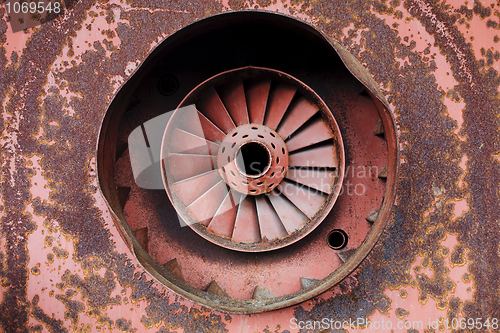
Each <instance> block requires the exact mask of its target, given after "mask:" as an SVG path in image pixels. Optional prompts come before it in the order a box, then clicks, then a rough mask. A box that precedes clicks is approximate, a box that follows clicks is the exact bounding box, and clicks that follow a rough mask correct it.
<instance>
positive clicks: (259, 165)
mask: <svg viewBox="0 0 500 333" xmlns="http://www.w3.org/2000/svg"><path fill="white" fill-rule="evenodd" d="M270 166H271V152H270V151H269V149H267V147H266V145H265V144H264V143H261V142H259V141H247V142H245V143H243V144H242V145H241V146H240V149H239V150H238V151H237V152H236V167H237V168H238V171H239V172H240V173H241V174H242V175H243V176H245V177H250V178H259V177H260V176H262V175H263V174H265V173H266V171H267V170H269V167H270Z"/></svg>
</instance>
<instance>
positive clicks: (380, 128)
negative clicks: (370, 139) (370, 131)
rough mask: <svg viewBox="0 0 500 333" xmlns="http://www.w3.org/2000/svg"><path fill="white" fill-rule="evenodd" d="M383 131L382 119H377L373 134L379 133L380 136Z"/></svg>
mask: <svg viewBox="0 0 500 333" xmlns="http://www.w3.org/2000/svg"><path fill="white" fill-rule="evenodd" d="M384 133H385V131H384V125H382V119H379V120H378V121H377V124H376V125H375V133H374V134H375V135H379V136H382V135H384Z"/></svg>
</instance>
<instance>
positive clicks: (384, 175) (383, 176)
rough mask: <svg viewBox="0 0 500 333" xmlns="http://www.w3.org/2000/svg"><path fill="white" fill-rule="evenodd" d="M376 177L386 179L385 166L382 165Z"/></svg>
mask: <svg viewBox="0 0 500 333" xmlns="http://www.w3.org/2000/svg"><path fill="white" fill-rule="evenodd" d="M378 178H380V179H386V178H387V167H386V166H385V167H383V168H382V171H380V173H379V174H378Z"/></svg>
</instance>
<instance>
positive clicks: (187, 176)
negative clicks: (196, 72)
mask: <svg viewBox="0 0 500 333" xmlns="http://www.w3.org/2000/svg"><path fill="white" fill-rule="evenodd" d="M161 154H162V155H161V160H162V171H163V181H164V186H165V188H166V190H167V193H168V195H169V198H170V200H171V201H172V203H173V205H174V207H175V209H176V210H177V212H178V214H179V215H180V216H181V217H182V218H183V219H184V220H185V221H186V222H187V223H188V225H190V227H191V228H192V229H193V230H195V231H196V232H197V233H198V234H200V235H201V236H202V237H204V238H206V239H207V240H210V241H212V242H214V243H216V244H218V245H220V246H223V247H226V248H230V249H234V250H239V251H245V252H259V251H268V250H272V249H277V248H281V247H284V246H286V245H289V244H291V243H294V242H296V241H298V240H299V239H301V238H303V237H305V236H306V235H307V234H308V233H310V232H311V231H312V230H313V229H314V228H315V227H316V226H317V225H318V224H319V223H321V221H322V220H323V219H324V217H325V216H326V215H327V214H328V212H329V211H330V209H331V207H332V206H333V204H334V203H335V200H336V198H337V196H338V193H339V191H340V188H341V182H342V179H343V170H344V151H343V145H342V139H341V136H340V131H339V128H338V126H337V123H336V122H335V119H334V118H333V116H332V114H331V112H330V111H329V109H328V107H327V106H326V105H325V103H324V102H323V101H322V100H321V99H320V98H319V97H318V96H317V95H316V94H315V93H314V92H313V91H312V90H311V89H310V88H308V87H307V86H306V85H305V84H304V83H302V82H300V81H298V80H297V79H295V78H293V77H291V76H289V75H287V74H285V73H282V72H279V71H275V70H270V69H265V68H257V67H245V68H241V69H236V70H231V71H228V72H224V73H221V74H219V75H216V76H215V77H213V78H210V79H208V80H207V81H205V82H203V83H202V84H200V85H199V86H198V87H196V88H195V89H194V90H193V91H191V93H189V94H188V95H187V96H186V98H185V99H184V100H183V102H182V103H181V105H180V107H179V109H178V110H177V111H176V112H175V113H174V115H173V116H172V117H171V119H170V121H169V123H168V125H167V127H166V129H165V134H164V137H163V142H162V152H161Z"/></svg>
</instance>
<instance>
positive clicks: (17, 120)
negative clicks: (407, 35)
mask: <svg viewBox="0 0 500 333" xmlns="http://www.w3.org/2000/svg"><path fill="white" fill-rule="evenodd" d="M65 3H66V7H67V8H69V10H67V11H66V12H65V15H64V16H60V17H55V18H53V19H52V20H50V21H48V22H46V23H44V24H43V25H42V26H41V27H40V28H39V29H35V30H32V31H30V32H29V34H26V35H29V38H28V39H27V41H26V45H25V47H24V48H22V49H21V50H19V51H18V52H12V53H11V54H6V47H5V46H4V44H5V43H6V41H7V40H8V41H10V40H11V39H13V38H17V36H19V35H15V34H12V33H11V32H10V31H9V25H8V23H7V22H6V19H5V17H6V13H5V9H4V8H3V7H2V8H1V9H0V69H1V70H0V101H2V103H1V105H2V118H1V119H0V127H1V128H2V137H1V140H2V141H1V142H2V148H3V149H2V155H1V161H0V162H1V165H2V183H1V185H0V186H1V187H0V191H1V197H2V203H1V204H2V210H1V213H2V222H1V223H2V229H1V234H2V238H1V242H2V244H1V245H2V249H3V250H2V251H3V252H2V253H0V278H1V286H2V288H3V290H4V292H3V295H2V299H1V304H0V325H1V326H2V329H3V330H4V331H6V332H17V331H19V332H21V331H27V330H28V326H29V324H28V322H29V316H32V317H33V318H34V319H35V320H36V321H38V322H39V323H40V324H36V325H34V326H32V327H29V329H31V330H33V331H42V330H43V329H44V328H47V329H49V330H50V331H53V332H66V331H68V328H69V327H70V326H72V327H73V328H76V327H82V325H83V320H82V317H88V318H93V319H95V321H94V322H93V323H95V325H100V326H101V327H108V328H109V329H112V328H116V329H119V330H122V331H134V329H136V330H138V331H141V330H143V329H144V328H151V329H156V330H157V331H158V330H159V331H160V332H168V331H169V330H175V329H179V328H180V329H183V330H184V331H186V332H215V331H220V332H224V331H227V326H228V324H230V323H232V324H234V323H235V322H244V319H243V318H242V317H240V316H229V315H224V314H220V313H218V312H215V311H210V310H207V309H203V308H201V309H200V308H199V307H198V306H196V305H194V304H193V303H190V302H189V301H185V300H181V299H180V298H178V297H176V296H175V295H174V294H173V293H172V292H170V291H168V290H167V289H166V288H162V287H161V286H159V284H157V283H156V282H154V281H153V280H151V278H150V277H149V276H147V275H146V274H145V273H144V272H143V271H142V270H141V268H139V267H137V264H135V263H134V262H133V261H132V256H131V255H130V253H126V252H124V251H117V250H116V247H117V245H116V244H115V243H114V240H113V234H112V233H111V232H110V230H109V223H110V220H111V219H110V217H109V215H106V213H105V212H103V210H102V209H100V208H98V207H97V204H96V199H95V198H96V197H95V193H96V190H97V189H96V182H95V179H94V178H93V177H92V172H91V170H90V169H89V167H88V166H89V163H90V161H91V160H92V159H93V158H94V157H95V156H94V153H95V145H96V138H97V135H98V129H99V125H100V121H101V119H102V117H103V115H104V110H106V107H107V105H108V104H109V103H110V101H111V99H112V98H113V96H114V94H115V93H116V92H117V89H118V87H119V86H120V85H121V83H123V82H124V80H126V79H127V78H128V77H129V76H130V74H131V73H132V71H133V69H134V68H135V66H137V64H138V63H140V61H142V60H144V59H145V58H146V56H147V55H148V54H149V52H150V51H151V50H152V48H153V47H154V45H157V43H158V42H159V41H161V40H163V39H164V38H165V37H166V36H168V35H169V34H171V33H173V32H175V31H176V30H177V29H179V28H181V27H183V26H185V25H187V24H189V23H192V22H193V21H195V20H197V19H200V18H203V17H206V16H208V15H211V14H215V13H218V12H221V11H223V10H235V9H238V10H239V9H245V8H253V6H255V5H258V6H259V7H266V6H269V7H271V6H274V5H276V3H275V2H272V1H259V2H257V3H253V2H243V1H233V0H230V1H228V2H227V4H225V5H227V6H226V7H224V6H223V4H222V3H219V2H210V3H208V2H204V1H198V2H196V3H191V4H189V6H188V5H185V4H182V3H175V4H170V3H165V2H158V1H141V2H130V3H128V4H127V5H120V4H118V3H115V2H106V1H93V2H92V1H79V2H77V1H73V2H69V1H65ZM290 6H293V7H294V8H292V9H293V10H291V9H290V8H288V7H287V9H286V10H285V8H284V7H283V8H281V9H279V10H280V11H283V12H286V13H288V14H289V15H295V16H296V17H308V22H314V25H315V26H316V27H317V28H318V29H320V30H322V31H323V32H324V33H325V34H327V35H328V36H331V37H333V38H335V39H336V40H339V41H341V42H342V44H343V46H344V47H346V48H347V49H348V50H349V51H350V52H351V53H352V54H354V55H355V56H356V57H357V58H358V59H359V60H360V61H361V62H362V63H363V64H364V65H365V66H366V67H367V68H368V70H369V71H370V73H371V74H372V75H373V77H374V79H375V81H376V82H377V83H379V85H380V86H381V87H383V89H384V91H385V93H386V97H387V99H388V100H389V102H390V103H391V105H392V106H393V107H394V112H395V113H396V115H397V123H398V125H399V126H400V128H399V130H400V140H401V142H403V143H404V145H403V146H402V147H401V154H402V158H403V160H404V163H403V164H402V165H401V171H400V177H399V186H398V202H397V207H396V208H395V210H394V214H393V216H392V218H391V224H390V226H389V228H388V229H387V230H386V232H385V234H384V235H383V237H382V239H381V240H380V241H379V244H378V245H377V247H376V248H375V249H374V250H373V252H372V253H371V254H370V256H369V258H368V259H367V260H365V261H364V262H363V264H362V265H361V266H360V267H359V268H358V269H357V270H356V271H355V272H354V273H353V276H352V279H349V280H346V281H345V282H344V283H342V284H341V285H339V287H338V288H339V289H340V292H338V293H333V294H332V295H331V296H328V297H325V298H324V299H320V297H318V302H317V303H314V304H313V305H312V306H306V305H301V306H298V307H297V308H296V309H295V313H294V314H295V316H296V317H297V318H298V319H301V320H321V318H324V317H328V318H334V319H345V318H356V317H369V316H370V315H372V314H373V313H374V312H375V310H377V309H378V310H379V311H380V312H382V313H387V312H388V311H389V309H390V308H391V299H390V298H389V297H388V296H387V295H385V294H384V291H385V290H386V289H387V288H392V289H394V290H397V291H398V293H399V294H400V296H401V298H405V297H406V296H407V295H408V292H407V291H406V290H405V289H404V288H410V287H415V288H418V290H419V296H420V297H421V301H422V302H425V300H427V299H430V298H432V299H438V300H440V301H438V303H437V307H438V308H440V309H447V315H448V319H449V320H452V319H453V318H458V317H459V316H464V317H466V318H476V317H481V318H485V317H490V318H493V317H497V318H498V316H500V313H499V311H500V310H499V309H500V304H499V300H498V297H497V294H498V289H499V287H500V285H499V284H500V282H499V281H500V279H499V275H500V274H499V273H500V271H499V268H498V261H499V258H498V239H499V238H500V231H499V230H498V216H500V207H499V197H498V190H499V188H498V181H497V180H498V179H499V178H500V169H499V165H498V160H497V158H496V157H495V155H498V154H499V150H500V149H499V145H500V142H499V140H498V137H499V133H498V131H499V128H500V127H499V126H498V125H499V123H498V122H499V121H498V110H499V107H500V105H499V100H498V90H499V85H500V80H499V76H498V70H497V69H496V67H495V64H497V63H498V60H499V58H500V55H499V53H498V51H496V50H495V48H493V47H491V46H492V45H493V44H491V43H490V44H488V45H484V46H483V45H479V48H478V49H479V50H480V52H479V53H478V52H473V49H472V47H471V44H470V43H471V41H470V39H469V40H467V39H466V38H465V36H464V33H463V32H462V30H461V28H459V25H463V26H464V27H465V26H466V24H472V22H471V23H469V21H470V20H471V19H473V18H477V19H478V22H480V23H481V24H484V26H485V27H486V28H487V29H490V30H488V31H492V32H495V33H497V30H498V22H497V19H496V18H495V15H497V14H498V4H494V3H492V4H491V6H490V5H482V4H481V3H480V2H478V1H475V2H474V4H473V6H472V8H468V7H466V6H461V7H460V8H456V7H454V6H453V5H449V4H446V3H444V2H437V1H431V0H415V1H404V2H400V1H391V2H390V3H388V2H377V1H348V0H342V1H325V2H309V1H303V2H302V1H291V2H290ZM94 7H95V8H98V9H95V8H94ZM228 7H229V8H230V9H228ZM92 8H94V9H92ZM295 8H296V9H295ZM403 8H404V10H403ZM92 10H95V13H96V15H101V13H103V14H102V15H104V16H105V18H106V22H107V23H109V24H112V23H113V22H114V20H116V19H118V17H117V18H115V15H116V14H119V20H120V21H121V20H124V21H126V22H127V23H123V22H120V24H116V28H115V29H113V30H110V29H105V30H103V33H104V35H105V37H106V39H105V40H102V41H95V42H93V43H91V46H88V45H87V44H85V43H83V42H82V41H77V40H75V36H76V35H77V33H78V32H79V31H81V30H83V29H87V30H88V29H89V28H90V29H91V31H94V30H93V29H97V26H93V25H92V24H91V23H90V26H88V27H87V26H84V25H83V22H85V21H86V20H87V18H88V17H89V16H90V15H91V11H92ZM398 10H399V11H398ZM403 12H407V13H409V15H410V16H408V17H405V16H404V15H405V14H403ZM92 15H93V14H92ZM393 16H394V17H395V18H396V19H398V18H399V19H402V20H403V19H404V20H406V19H407V20H408V24H412V23H411V21H412V20H416V21H418V22H419V24H421V25H422V26H423V27H424V28H425V30H426V31H427V33H428V34H430V35H431V36H433V37H434V40H435V43H436V45H437V47H438V48H439V50H440V52H441V54H436V57H438V58H439V57H444V58H445V59H446V62H447V63H449V64H450V66H451V73H450V75H452V76H453V78H454V80H455V81H456V82H457V85H455V86H454V87H452V89H450V91H442V90H440V89H438V87H439V86H440V84H442V81H444V79H442V78H441V77H438V76H436V74H435V73H436V70H437V69H438V67H439V65H437V64H436V61H433V60H430V59H427V60H426V59H424V57H425V53H424V54H422V53H421V52H419V51H417V50H415V45H416V44H415V43H412V41H411V40H410V39H409V40H408V43H406V42H404V40H402V39H401V38H400V37H399V36H398V30H397V29H398V26H394V25H393V24H392V23H393V21H392V17H393ZM383 17H385V18H386V20H384V19H383ZM159 22H161V24H159ZM475 24H479V23H475ZM348 27H351V28H352V30H353V31H358V32H359V35H356V36H354V32H353V35H344V33H343V31H345V29H347V28H348ZM470 27H471V30H473V28H474V25H471V26H470ZM17 34H24V32H19V33H17ZM104 35H103V36H104ZM114 38H118V39H119V41H120V43H119V45H118V43H116V44H115V43H114V42H113V43H112V42H111V40H112V39H113V40H114ZM416 38H418V36H414V37H413V39H416ZM491 39H492V41H493V42H494V43H497V42H498V41H499V38H498V36H496V35H494V34H492V36H491ZM80 43H81V44H80ZM472 43H474V42H473V41H472ZM79 47H80V48H83V47H85V48H86V51H85V52H81V53H78V52H80V51H78V52H77V50H78V49H79ZM477 47H478V46H477V45H474V48H477ZM495 47H496V48H497V49H498V46H497V45H495ZM483 50H484V51H483ZM41 54H43V56H40V55H41ZM74 54H77V55H75V56H74V57H73V55H74ZM77 56H78V57H79V58H78V59H76V57H77ZM60 58H64V59H65V60H64V61H65V63H64V61H63V62H61V64H63V67H64V68H54V67H53V64H54V63H56V61H58V60H59V59H60ZM398 59H408V61H407V62H406V63H403V65H401V66H399V67H395V66H394V64H395V63H396V62H398ZM50 80H52V81H53V82H51V83H54V84H55V85H56V86H54V87H52V88H50V91H45V90H44V87H45V85H46V84H47V82H48V81H50ZM446 96H451V98H452V99H454V100H460V101H463V124H462V125H461V126H460V125H457V121H456V120H455V119H454V118H452V117H451V116H450V115H448V114H447V106H446V105H445V103H444V99H445V97H446ZM68 110H69V111H68ZM70 111H71V112H70ZM52 121H56V122H57V123H58V124H59V126H53V125H51V122H52ZM457 126H458V127H461V129H460V130H459V134H460V136H462V137H463V139H461V138H459V136H458V135H457V133H455V132H454V131H455V130H456V129H457ZM40 129H42V130H43V132H40ZM38 133H43V134H42V136H41V137H39V138H36V137H35V136H36V135H37V134H38ZM47 142H53V144H52V145H48V144H47ZM35 154H36V155H37V156H39V157H40V160H39V165H40V167H41V169H42V174H43V177H44V179H46V181H47V185H48V187H49V188H48V189H47V191H49V190H50V201H45V202H44V201H43V200H41V199H40V198H33V197H32V194H30V188H31V179H32V177H33V176H34V171H33V170H32V167H31V166H30V165H28V163H27V160H28V159H29V158H30V157H32V156H34V155H35ZM464 155H465V156H467V157H468V160H467V162H466V167H465V170H464V169H462V168H461V167H460V161H461V160H462V157H463V156H464ZM462 178H463V182H464V184H463V186H459V185H458V184H459V180H460V179H462ZM433 187H435V188H442V189H444V190H445V191H444V192H443V193H442V195H443V196H444V197H443V198H444V199H443V200H441V199H440V200H437V201H436V195H435V193H434V191H433V190H432V188H433ZM439 197H440V196H439ZM464 198H467V199H466V200H467V207H468V209H467V210H466V211H464V212H463V214H462V215H460V216H458V217H457V219H456V221H453V219H452V217H453V205H452V204H451V202H452V201H457V200H461V199H464ZM438 203H440V204H439V206H438ZM27 205H31V206H32V207H33V212H34V216H32V215H30V214H28V213H27V211H28V210H27ZM426 213H427V214H426ZM425 214H426V215H425ZM105 215H106V217H105ZM424 215H425V216H424ZM40 218H41V219H43V221H44V222H43V223H40V224H38V223H35V222H34V221H35V220H36V221H38V220H37V219H40ZM37 228H42V229H43V230H44V231H45V233H46V237H45V236H44V239H45V243H46V245H47V246H48V247H49V248H53V254H52V253H48V254H44V255H46V256H47V262H46V263H45V264H47V265H55V264H57V263H56V262H59V261H58V260H71V261H74V262H75V263H76V264H77V266H79V267H80V269H81V270H80V271H78V270H77V269H74V270H72V271H69V272H68V273H67V274H63V275H62V276H63V278H61V280H60V281H54V284H57V283H60V284H59V285H58V287H59V289H56V290H55V296H54V298H50V296H49V297H47V298H50V299H52V301H53V300H57V302H60V303H61V304H62V305H63V306H64V309H65V310H64V313H63V314H61V315H60V316H58V317H57V316H52V315H51V314H49V313H48V311H47V310H46V308H44V307H43V306H42V303H43V301H44V299H43V296H42V293H41V292H40V295H36V296H34V297H33V298H32V299H28V298H27V286H28V284H29V276H30V274H31V273H33V274H32V275H35V276H36V277H39V276H43V274H44V272H45V271H44V267H43V265H42V268H38V269H39V272H40V273H38V274H39V275H36V272H37V271H36V269H35V268H33V266H28V264H29V256H30V253H29V252H28V250H27V242H29V237H30V234H31V233H33V232H34V230H35V229H37ZM447 234H454V235H457V236H456V237H457V241H458V244H457V245H456V246H455V247H454V248H453V249H450V253H449V254H447V255H448V256H449V261H450V263H451V265H450V267H448V266H447V264H446V261H445V260H444V259H443V258H444V253H443V249H442V246H441V245H440V243H441V242H442V241H443V239H444V238H445V237H446V235H447ZM61 235H62V237H67V238H68V239H70V241H71V242H72V243H73V244H74V256H72V255H70V254H69V253H68V252H67V251H66V250H65V249H61V248H60V247H59V246H56V244H55V243H56V241H55V239H56V237H57V236H61ZM42 243H43V242H42ZM54 254H55V256H54ZM418 256H422V257H423V258H425V260H426V262H425V264H422V268H421V269H428V270H430V271H432V274H433V275H432V277H431V278H429V276H428V275H425V274H419V275H417V276H418V277H417V279H416V280H414V279H412V277H411V275H410V273H409V272H410V268H411V267H412V265H413V264H414V262H415V261H416V258H417V257H418ZM66 257H67V258H66ZM468 262H470V263H469V266H468V267H469V270H470V272H469V273H467V274H465V275H464V276H463V280H464V282H467V281H472V283H473V290H474V292H473V299H472V300H467V301H463V300H462V299H460V298H458V297H455V296H451V297H448V295H449V293H451V292H452V291H453V290H454V288H456V286H455V285H454V284H455V282H453V281H450V279H449V278H448V276H447V275H448V273H449V270H450V268H454V267H460V266H463V265H465V264H466V263H468ZM34 269H35V271H33V270H34ZM100 270H103V271H104V273H102V272H103V271H101V273H102V274H101V273H98V271H100ZM30 272H31V273H30ZM352 281H355V283H350V282H352ZM122 288H124V289H126V293H127V296H124V295H122V296H117V293H120V290H121V289H122ZM52 295H54V293H53V292H52ZM111 306H122V307H124V308H125V307H127V308H130V307H131V306H141V307H142V308H141V309H144V314H143V315H142V316H141V318H140V324H139V323H138V322H137V321H133V320H128V318H126V317H125V316H122V317H120V316H119V318H115V317H113V318H111V317H110V315H109V314H108V313H107V311H108V310H107V309H108V308H110V307H111ZM360 309H362V310H360ZM414 311H418V310H412V311H411V313H410V314H408V310H407V309H404V308H399V309H397V310H396V312H397V314H398V317H401V318H404V317H405V316H408V315H413V312H414ZM258 317H259V315H253V316H252V318H258ZM267 318H269V317H267ZM80 323H81V325H80ZM283 324H284V325H286V324H288V323H287V322H286V321H284V322H283ZM258 325H260V326H258ZM271 326H272V325H271ZM271 326H269V327H271ZM83 327H84V328H85V327H87V328H86V329H88V330H90V328H89V327H90V326H83ZM255 327H259V328H257V329H258V330H261V331H265V330H268V329H267V328H265V325H264V326H262V323H261V324H256V326H255ZM257 329H256V330H257ZM272 329H274V327H273V328H272ZM286 330H287V327H284V326H279V328H277V331H286Z"/></svg>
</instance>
